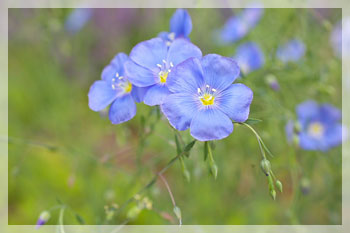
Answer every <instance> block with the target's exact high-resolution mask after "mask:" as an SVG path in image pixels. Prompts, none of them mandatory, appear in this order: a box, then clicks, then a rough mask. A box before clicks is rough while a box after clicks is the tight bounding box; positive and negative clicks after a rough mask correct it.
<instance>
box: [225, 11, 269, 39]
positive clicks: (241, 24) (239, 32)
mask: <svg viewBox="0 0 350 233" xmlns="http://www.w3.org/2000/svg"><path fill="white" fill-rule="evenodd" d="M263 12H264V8H260V7H259V8H245V9H244V10H242V11H241V12H240V13H239V14H238V15H235V16H232V17H231V18H229V19H228V20H227V21H226V23H225V25H224V26H223V28H222V29H221V30H220V32H219V37H220V40H221V42H222V43H232V42H236V41H238V40H240V39H242V38H243V37H244V36H245V35H246V34H247V33H248V32H249V31H250V30H251V29H252V28H253V27H255V25H256V24H257V23H258V22H259V20H260V18H261V16H262V14H263Z"/></svg>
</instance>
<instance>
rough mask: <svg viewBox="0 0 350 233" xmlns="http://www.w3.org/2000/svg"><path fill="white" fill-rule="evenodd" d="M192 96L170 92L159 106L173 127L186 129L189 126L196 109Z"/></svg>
mask: <svg viewBox="0 0 350 233" xmlns="http://www.w3.org/2000/svg"><path fill="white" fill-rule="evenodd" d="M194 98H195V97H193V96H192V95H190V94H186V93H176V94H171V95H168V96H167V97H166V98H165V100H164V103H163V104H162V105H161V106H160V108H161V110H162V112H163V114H164V115H165V116H166V118H168V120H169V123H170V124H171V125H172V126H173V127H174V128H175V129H177V130H186V129H188V127H190V124H191V121H192V118H193V116H194V115H195V113H196V111H197V109H198V108H197V105H196V101H195V99H194Z"/></svg>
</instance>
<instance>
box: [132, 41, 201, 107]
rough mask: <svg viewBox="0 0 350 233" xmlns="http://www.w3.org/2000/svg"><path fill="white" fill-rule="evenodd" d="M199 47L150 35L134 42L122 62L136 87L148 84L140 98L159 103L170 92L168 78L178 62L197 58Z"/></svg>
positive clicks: (199, 52) (199, 51) (151, 102)
mask: <svg viewBox="0 0 350 233" xmlns="http://www.w3.org/2000/svg"><path fill="white" fill-rule="evenodd" d="M201 56H202V52H201V50H200V49H199V48H198V47H197V46H195V45H194V44H192V43H191V42H189V41H188V40H186V39H182V38H180V39H175V40H174V41H173V42H172V43H171V45H170V46H167V43H166V41H164V40H163V39H161V38H153V39H150V40H147V41H144V42H141V43H139V44H137V45H136V46H135V47H134V48H133V49H132V50H131V52H130V60H129V61H127V62H126V63H125V71H126V74H127V77H128V78H129V80H130V82H131V83H132V84H133V85H135V86H138V87H147V91H146V93H145V95H144V99H143V102H144V103H145V104H147V105H150V106H153V105H160V104H162V103H163V101H164V99H165V98H166V97H167V96H168V95H169V94H170V93H171V92H170V91H169V89H168V82H167V78H168V75H169V74H170V73H171V72H172V70H173V68H174V67H176V65H177V64H179V63H181V62H183V61H185V60H186V59H188V58H190V57H197V58H200V57H201Z"/></svg>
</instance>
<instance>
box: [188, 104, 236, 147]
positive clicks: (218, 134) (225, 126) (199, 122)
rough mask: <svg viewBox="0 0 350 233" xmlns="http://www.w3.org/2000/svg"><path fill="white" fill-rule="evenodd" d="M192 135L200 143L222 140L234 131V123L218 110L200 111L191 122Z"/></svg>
mask: <svg viewBox="0 0 350 233" xmlns="http://www.w3.org/2000/svg"><path fill="white" fill-rule="evenodd" d="M190 128H191V135H192V136H193V137H194V138H195V139H197V140H199V141H211V140H220V139H223V138H226V137H227V136H228V135H230V134H231V133H232V131H233V123H232V121H231V120H230V118H228V116H226V115H225V114H224V113H223V112H221V111H220V110H218V109H210V108H208V109H205V110H202V111H199V112H198V113H197V114H196V115H195V116H194V117H193V119H192V121H191V126H190Z"/></svg>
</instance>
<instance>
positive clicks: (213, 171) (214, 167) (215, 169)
mask: <svg viewBox="0 0 350 233" xmlns="http://www.w3.org/2000/svg"><path fill="white" fill-rule="evenodd" d="M209 165H210V172H211V174H212V175H213V176H214V179H216V178H217V176H218V166H217V165H216V163H215V162H211V163H210V164H209Z"/></svg>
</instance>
